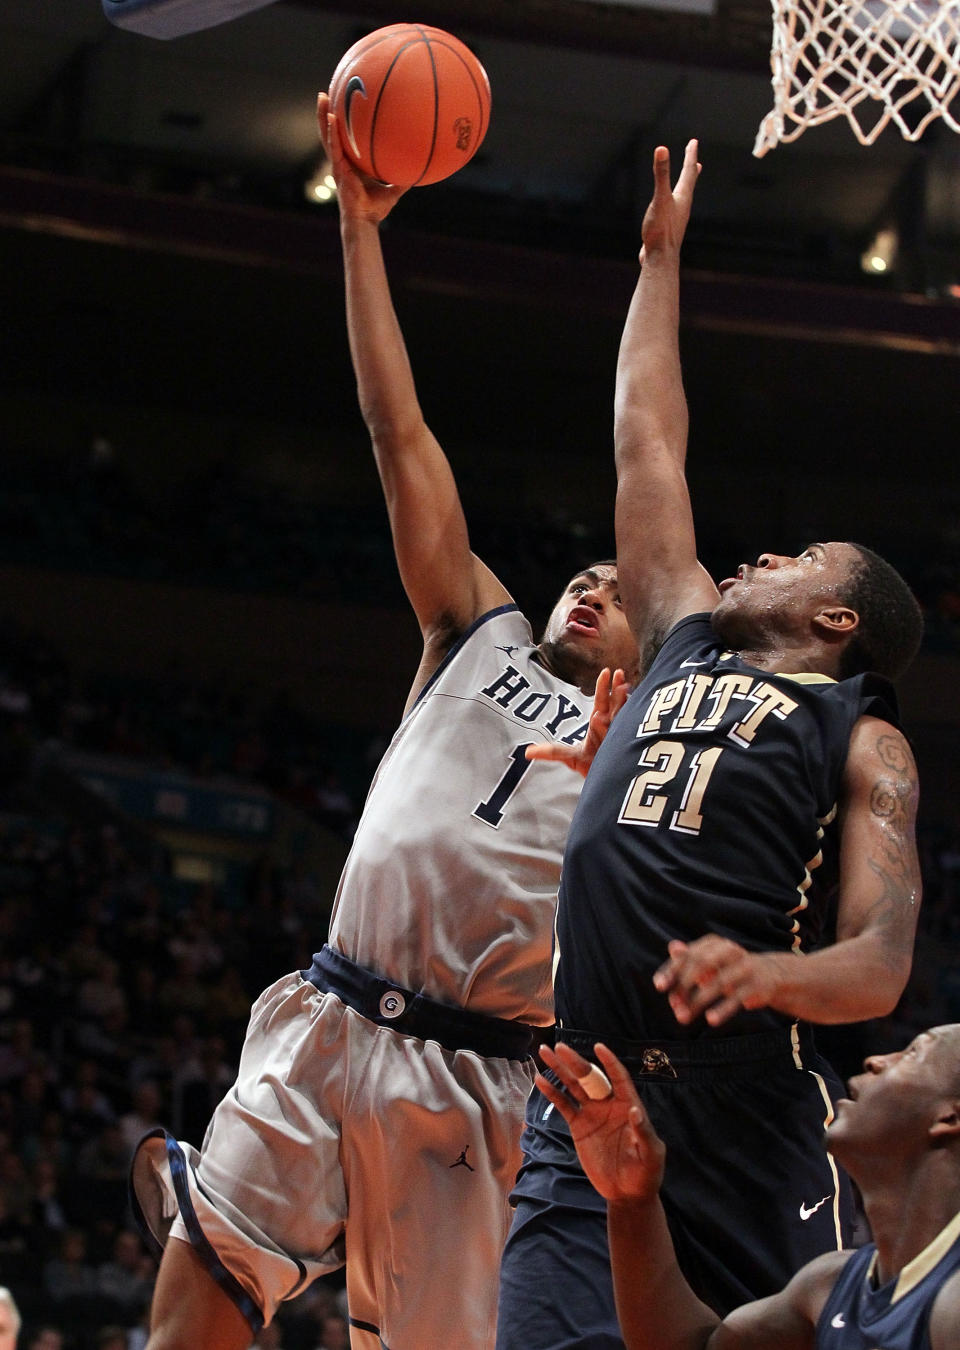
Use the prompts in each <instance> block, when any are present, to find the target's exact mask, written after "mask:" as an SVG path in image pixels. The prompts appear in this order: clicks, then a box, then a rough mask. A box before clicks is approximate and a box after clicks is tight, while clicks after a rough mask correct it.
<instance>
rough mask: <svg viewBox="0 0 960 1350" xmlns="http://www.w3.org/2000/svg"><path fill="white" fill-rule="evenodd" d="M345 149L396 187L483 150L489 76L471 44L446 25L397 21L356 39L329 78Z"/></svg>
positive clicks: (438, 174) (433, 177)
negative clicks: (454, 34) (480, 149)
mask: <svg viewBox="0 0 960 1350" xmlns="http://www.w3.org/2000/svg"><path fill="white" fill-rule="evenodd" d="M330 105H331V110H332V111H333V112H334V113H335V114H336V117H337V123H338V125H339V127H340V138H341V141H342V143H343V149H344V153H345V154H346V156H347V157H348V159H350V161H351V162H352V163H353V164H355V165H356V167H357V168H358V169H359V170H360V171H361V172H362V173H365V174H367V175H368V176H369V177H370V178H375V179H377V180H378V181H379V182H381V183H392V184H394V185H395V186H397V187H418V186H423V185H425V184H427V183H438V182H440V180H441V179H442V178H449V177H450V175H451V174H452V173H456V172H457V170H458V169H462V168H463V166H464V165H465V164H467V163H468V162H469V161H470V160H471V159H472V158H473V156H474V155H475V154H476V152H477V148H478V147H479V145H480V143H481V141H482V140H483V138H484V136H485V135H486V131H487V126H488V124H489V122H490V81H489V80H488V79H487V72H486V71H485V70H484V68H483V66H482V65H481V64H480V62H479V61H478V60H477V58H476V57H475V56H474V54H473V52H472V51H471V50H470V48H469V47H466V46H464V44H463V43H462V42H461V41H460V39H459V38H455V37H453V36H452V34H450V33H445V32H444V31H443V30H442V29H441V28H430V27H428V26H427V25H426V24H419V23H398V24H392V25H391V26H390V27H388V28H378V29H377V30H376V32H374V33H368V34H367V36H366V37H363V38H361V39H360V41H359V42H355V43H354V45H353V46H352V47H351V48H350V50H349V51H348V52H346V53H345V54H344V56H343V57H342V59H341V61H340V64H339V65H338V66H337V68H336V70H335V71H334V72H333V79H332V80H331V81H330Z"/></svg>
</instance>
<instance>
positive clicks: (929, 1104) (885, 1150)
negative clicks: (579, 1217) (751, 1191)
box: [538, 1024, 960, 1350]
mask: <svg viewBox="0 0 960 1350" xmlns="http://www.w3.org/2000/svg"><path fill="white" fill-rule="evenodd" d="M594 1049H595V1053H596V1055H597V1057H598V1058H599V1060H600V1064H601V1065H602V1067H603V1071H604V1072H605V1073H606V1075H607V1078H608V1082H609V1083H610V1085H611V1092H610V1094H609V1095H608V1096H606V1097H604V1098H603V1099H596V1098H591V1097H590V1096H588V1095H587V1093H586V1092H585V1091H584V1088H583V1079H584V1077H585V1076H586V1075H588V1074H589V1072H590V1067H591V1066H590V1063H589V1061H587V1060H585V1059H583V1058H582V1057H581V1056H580V1055H578V1054H577V1052H576V1051H575V1050H573V1049H572V1048H571V1047H570V1046H568V1045H559V1046H558V1047H557V1052H556V1053H555V1054H554V1053H553V1052H551V1051H550V1049H549V1048H545V1049H544V1051H543V1055H544V1059H545V1060H546V1061H547V1063H548V1064H549V1065H550V1067H551V1070H552V1078H551V1079H546V1078H543V1077H541V1078H539V1079H538V1083H539V1086H540V1088H541V1090H542V1091H543V1093H544V1095H545V1096H546V1097H547V1098H548V1099H549V1101H550V1102H551V1104H552V1105H553V1106H554V1107H555V1109H556V1110H557V1111H558V1112H559V1113H560V1114H562V1115H563V1117H564V1119H565V1120H566V1122H567V1124H568V1126H569V1128H570V1130H571V1133H572V1135H573V1138H574V1140H575V1142H576V1146H577V1151H578V1154H579V1156H580V1159H581V1161H582V1162H583V1165H584V1167H585V1169H586V1172H587V1175H588V1176H589V1177H590V1179H591V1181H592V1182H593V1184H594V1186H595V1187H596V1188H597V1190H598V1192H599V1193H600V1194H601V1195H603V1196H604V1197H605V1199H606V1201H607V1206H608V1208H607V1214H608V1225H609V1232H610V1253H611V1263H612V1267H613V1280H614V1285H615V1288H616V1300H617V1310H618V1313H619V1316H620V1324H621V1329H622V1332H623V1339H624V1343H625V1345H626V1347H627V1350H758V1348H759V1347H763V1348H764V1350H767V1347H770V1348H771V1350H773V1347H775V1348H776V1350H956V1347H957V1346H958V1345H960V1026H957V1025H955V1024H954V1025H952V1026H942V1027H934V1028H933V1030H932V1031H925V1032H923V1033H922V1034H921V1035H919V1036H917V1037H916V1038H915V1039H914V1040H913V1041H911V1043H910V1044H909V1045H908V1046H907V1047H906V1049H904V1050H900V1051H897V1052H896V1053H893V1054H886V1055H873V1056H871V1057H870V1058H868V1059H867V1060H866V1061H865V1062H864V1066H863V1072H862V1073H861V1074H860V1075H858V1076H856V1077H854V1078H852V1079H851V1080H850V1083H849V1086H848V1096H847V1097H846V1098H844V1099H843V1100H841V1101H840V1102H838V1104H837V1114H836V1118H835V1120H834V1121H833V1122H832V1124H831V1125H830V1126H829V1128H828V1129H827V1131H826V1135H825V1140H824V1142H825V1144H826V1147H827V1148H828V1149H829V1151H830V1152H831V1153H832V1154H833V1155H834V1156H835V1157H836V1158H837V1159H838V1160H839V1161H840V1162H841V1163H843V1165H844V1166H845V1167H846V1169H847V1170H848V1171H849V1173H850V1175H851V1176H852V1177H853V1178H854V1180H855V1181H856V1182H857V1184H858V1186H859V1187H860V1192H861V1195H862V1196H863V1204H864V1210H865V1213H866V1217H867V1220H868V1223H869V1226H870V1230H871V1234H872V1238H873V1240H872V1242H870V1243H868V1244H867V1245H866V1246H864V1247H860V1248H859V1249H857V1250H856V1251H843V1252H830V1253H829V1254H826V1255H823V1256H820V1257H818V1258H817V1259H816V1260H814V1261H812V1262H811V1263H810V1264H808V1265H806V1266H804V1267H803V1269H802V1270H800V1271H799V1272H798V1273H797V1274H796V1275H795V1276H794V1277H793V1278H792V1279H791V1280H790V1281H789V1283H788V1284H787V1285H786V1287H785V1288H784V1289H783V1290H780V1291H778V1292H777V1293H776V1294H774V1295H771V1296H770V1297H768V1298H764V1299H761V1300H759V1301H757V1302H754V1303H748V1304H746V1305H744V1306H742V1307H740V1308H737V1309H735V1310H734V1311H732V1312H731V1313H729V1314H728V1315H727V1316H726V1317H725V1318H723V1319H722V1321H721V1319H719V1318H718V1317H717V1316H716V1314H715V1313H714V1312H713V1311H712V1310H711V1309H710V1308H708V1307H707V1306H706V1305H705V1304H704V1303H703V1302H702V1301H701V1300H700V1299H698V1298H697V1297H696V1295H695V1294H694V1293H693V1291H692V1289H691V1288H690V1286H689V1284H688V1283H687V1281H686V1280H685V1279H684V1277H683V1275H682V1273H681V1271H680V1268H679V1266H678V1264H677V1258H676V1254H675V1252H674V1250H673V1245H672V1242H671V1239H670V1229H669V1226H668V1223H667V1221H666V1215H665V1212H664V1207H663V1204H662V1203H661V1201H660V1194H659V1193H660V1188H661V1185H662V1183H663V1174H664V1161H665V1154H666V1150H665V1149H664V1145H663V1143H662V1141H661V1140H660V1139H659V1138H658V1136H657V1134H656V1132H655V1131H654V1130H653V1128H652V1126H651V1124H650V1120H649V1117H648V1116H647V1114H646V1113H645V1111H644V1109H643V1106H642V1105H641V1102H640V1098H639V1097H638V1095H637V1091H636V1088H635V1087H634V1086H633V1083H632V1082H631V1080H630V1075H629V1073H628V1072H627V1070H626V1069H625V1067H624V1065H623V1064H622V1063H621V1061H620V1060H619V1059H618V1058H617V1057H616V1055H614V1054H612V1052H611V1051H610V1050H608V1049H607V1048H606V1047H605V1046H603V1045H598V1046H596V1047H594ZM558 1084H559V1086H558ZM666 1161H667V1163H668V1164H669V1157H667V1158H666ZM557 1298H558V1301H559V1302H561V1303H562V1301H563V1298H564V1293H563V1289H562V1288H561V1289H560V1290H558V1292H557Z"/></svg>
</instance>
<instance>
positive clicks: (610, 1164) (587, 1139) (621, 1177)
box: [536, 1041, 666, 1201]
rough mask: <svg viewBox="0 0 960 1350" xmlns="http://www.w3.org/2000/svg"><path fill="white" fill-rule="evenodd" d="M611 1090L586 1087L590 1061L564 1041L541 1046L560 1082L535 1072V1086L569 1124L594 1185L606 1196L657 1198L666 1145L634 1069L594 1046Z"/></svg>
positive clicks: (615, 1198)
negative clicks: (602, 1092)
mask: <svg viewBox="0 0 960 1350" xmlns="http://www.w3.org/2000/svg"><path fill="white" fill-rule="evenodd" d="M594 1049H595V1050H596V1054H597V1058H598V1059H599V1061H600V1063H601V1065H602V1066H603V1071H604V1073H605V1074H606V1075H607V1078H608V1079H609V1080H610V1087H611V1092H610V1095H609V1096H607V1097H603V1098H600V1099H597V1098H594V1097H590V1096H588V1095H587V1093H586V1092H585V1091H584V1088H583V1086H582V1082H581V1080H582V1079H583V1078H584V1077H585V1076H586V1075H587V1074H588V1073H589V1072H590V1068H591V1066H590V1063H589V1061H588V1060H585V1059H584V1058H583V1056H582V1055H578V1054H577V1052H576V1050H574V1049H573V1047H572V1046H569V1045H567V1044H566V1043H565V1042H563V1041H561V1042H560V1043H559V1044H558V1045H557V1047H556V1049H555V1050H551V1048H550V1047H549V1046H548V1045H544V1046H541V1047H540V1052H539V1053H540V1054H541V1056H542V1057H543V1061H544V1063H545V1064H546V1065H547V1067H548V1068H550V1069H552V1070H553V1072H554V1073H555V1074H556V1075H557V1077H558V1078H559V1079H560V1082H561V1084H562V1087H558V1086H557V1085H556V1084H555V1083H551V1082H550V1080H549V1079H548V1078H544V1076H543V1074H537V1078H536V1086H537V1087H538V1088H539V1089H540V1091H541V1092H542V1093H543V1095H544V1096H545V1097H546V1098H547V1099H548V1100H549V1101H551V1102H552V1103H553V1105H554V1107H555V1108H556V1109H557V1110H558V1111H559V1112H560V1114H561V1115H562V1116H563V1118H564V1120H565V1121H566V1122H567V1124H568V1125H569V1126H570V1134H571V1137H572V1138H573V1142H574V1144H575V1145H576V1149H577V1154H578V1155H579V1158H580V1162H581V1164H582V1166H583V1170H584V1172H586V1174H587V1176H588V1178H589V1179H590V1181H591V1183H592V1184H593V1186H594V1188H595V1189H596V1190H597V1191H599V1193H600V1194H601V1195H602V1196H603V1197H604V1199H606V1200H608V1201H619V1200H637V1201H646V1200H653V1199H654V1198H655V1197H656V1196H657V1195H658V1194H659V1191H660V1183H661V1181H662V1180H663V1167H664V1161H665V1158H666V1149H665V1147H664V1145H663V1141H662V1140H661V1139H660V1137H659V1135H657V1133H656V1131H655V1130H654V1128H653V1126H652V1125H651V1124H650V1121H649V1120H648V1118H647V1113H646V1112H645V1111H644V1109H643V1107H642V1106H641V1104H640V1098H639V1097H638V1096H637V1090H636V1088H635V1087H634V1086H633V1083H632V1082H631V1079H630V1075H629V1074H628V1073H627V1071H626V1069H625V1068H624V1067H623V1065H622V1064H621V1062H620V1060H619V1059H618V1058H617V1057H616V1055H615V1054H614V1053H613V1051H612V1050H608V1049H607V1047H606V1046H605V1045H602V1044H600V1043H599V1042H598V1043H597V1045H596V1046H595V1047H594Z"/></svg>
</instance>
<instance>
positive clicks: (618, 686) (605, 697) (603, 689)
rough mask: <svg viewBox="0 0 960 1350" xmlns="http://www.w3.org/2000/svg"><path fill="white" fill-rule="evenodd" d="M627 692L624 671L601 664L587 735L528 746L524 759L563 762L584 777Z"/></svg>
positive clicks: (625, 698) (628, 687)
mask: <svg viewBox="0 0 960 1350" xmlns="http://www.w3.org/2000/svg"><path fill="white" fill-rule="evenodd" d="M629 693H630V686H629V685H628V684H627V677H626V675H624V673H623V671H622V670H614V671H611V670H610V667H609V666H604V668H603V670H601V672H600V674H599V675H598V676H597V687H596V690H595V692H594V695H593V712H592V713H591V714H590V726H589V729H588V731H587V735H586V738H585V739H584V740H583V741H581V742H580V744H579V745H563V744H562V742H560V741H547V742H545V743H544V744H543V745H528V746H527V759H546V760H552V761H554V762H555V763H557V764H566V766H567V768H568V769H573V770H574V772H575V773H579V774H582V775H583V777H584V778H586V776H587V770H588V769H589V768H590V765H591V764H592V763H593V760H594V756H595V755H596V753H597V751H598V750H599V749H600V746H601V745H602V744H603V741H604V737H605V736H606V734H607V732H608V731H609V730H610V723H611V722H612V721H613V719H614V718H615V717H616V715H617V713H618V712H619V711H620V709H621V708H622V707H623V705H624V704H625V703H626V701H627V697H628V695H629Z"/></svg>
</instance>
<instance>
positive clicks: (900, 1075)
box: [826, 1024, 960, 1161]
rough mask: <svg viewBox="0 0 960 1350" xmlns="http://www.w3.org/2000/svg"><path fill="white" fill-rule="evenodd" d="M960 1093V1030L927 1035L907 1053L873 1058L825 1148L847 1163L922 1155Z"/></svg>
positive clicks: (840, 1109) (842, 1105) (842, 1106)
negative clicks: (931, 1133) (859, 1158)
mask: <svg viewBox="0 0 960 1350" xmlns="http://www.w3.org/2000/svg"><path fill="white" fill-rule="evenodd" d="M958 1090H960V1026H958V1025H956V1024H951V1025H949V1026H942V1027H934V1028H933V1029H932V1030H931V1031H924V1032H922V1033H921V1034H920V1035H919V1036H917V1037H916V1038H915V1039H914V1040H912V1041H911V1042H910V1044H909V1045H908V1046H907V1047H906V1049H904V1050H898V1051H896V1052H895V1053H893V1054H889V1055H871V1056H870V1057H869V1058H868V1059H866V1060H865V1061H864V1065H863V1072H862V1073H860V1074H857V1075H856V1076H855V1077H854V1078H851V1079H850V1082H849V1084H848V1087H847V1092H848V1096H847V1097H846V1098H844V1099H843V1100H842V1101H840V1102H838V1104H837V1115H836V1119H835V1120H834V1122H833V1123H832V1124H831V1125H830V1127H829V1128H828V1130H827V1136H826V1137H827V1146H828V1148H829V1149H830V1152H831V1153H835V1154H836V1155H837V1157H838V1158H839V1159H840V1160H841V1161H843V1160H844V1159H845V1158H849V1157H850V1156H851V1155H854V1156H873V1157H877V1158H880V1159H882V1158H884V1157H886V1158H891V1157H893V1156H894V1155H896V1154H901V1155H902V1154H909V1153H913V1152H918V1151H922V1150H923V1149H925V1148H926V1147H927V1146H928V1143H927V1141H928V1138H929V1129H930V1127H931V1125H933V1124H934V1122H935V1121H936V1120H937V1118H938V1115H939V1114H941V1113H942V1111H943V1109H944V1107H945V1106H946V1105H948V1104H949V1103H950V1102H951V1101H953V1100H956V1098H957V1096H958Z"/></svg>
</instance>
